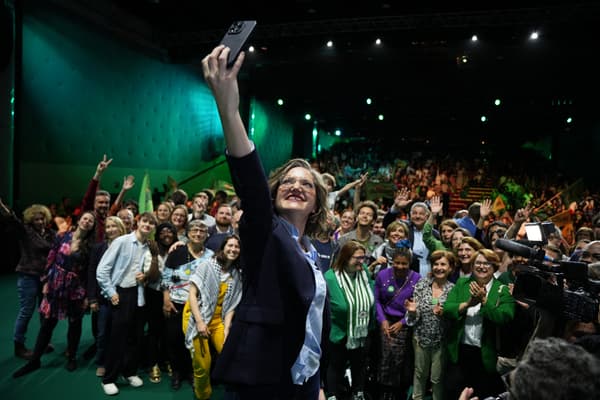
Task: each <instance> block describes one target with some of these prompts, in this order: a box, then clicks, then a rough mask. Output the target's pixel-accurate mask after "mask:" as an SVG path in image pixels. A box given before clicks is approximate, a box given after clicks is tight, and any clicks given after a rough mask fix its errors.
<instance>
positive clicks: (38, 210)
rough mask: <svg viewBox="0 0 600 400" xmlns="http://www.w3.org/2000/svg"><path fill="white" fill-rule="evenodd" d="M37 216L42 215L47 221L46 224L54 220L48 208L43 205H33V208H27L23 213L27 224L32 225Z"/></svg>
mask: <svg viewBox="0 0 600 400" xmlns="http://www.w3.org/2000/svg"><path fill="white" fill-rule="evenodd" d="M37 214H42V216H43V217H44V219H45V220H46V223H49V222H50V220H52V214H51V213H50V210H49V209H48V207H46V206H44V205H42V204H32V205H31V206H29V207H27V208H26V209H25V211H23V222H24V223H26V224H31V223H32V222H33V219H34V218H35V216H36V215H37Z"/></svg>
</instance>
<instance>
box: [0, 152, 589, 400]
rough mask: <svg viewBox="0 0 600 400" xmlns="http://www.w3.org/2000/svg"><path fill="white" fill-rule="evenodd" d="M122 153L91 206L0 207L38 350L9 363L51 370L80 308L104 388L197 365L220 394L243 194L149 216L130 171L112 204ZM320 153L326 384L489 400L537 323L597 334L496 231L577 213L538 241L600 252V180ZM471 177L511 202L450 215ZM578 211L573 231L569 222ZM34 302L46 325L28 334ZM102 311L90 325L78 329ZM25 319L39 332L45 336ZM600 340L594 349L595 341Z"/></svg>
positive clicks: (582, 256) (583, 254)
mask: <svg viewBox="0 0 600 400" xmlns="http://www.w3.org/2000/svg"><path fill="white" fill-rule="evenodd" d="M111 162H112V160H108V159H107V158H106V157H104V159H103V160H101V161H100V162H99V164H98V167H97V169H96V172H95V175H94V176H93V178H92V179H91V181H90V185H89V187H88V189H87V191H86V193H85V194H84V196H83V200H82V202H81V203H79V204H75V205H73V204H72V203H71V200H70V199H66V198H65V199H63V200H62V202H61V203H60V204H58V205H51V206H49V207H45V206H42V205H32V206H30V207H28V208H27V209H26V210H24V213H22V217H21V213H19V214H17V213H15V212H13V211H12V210H10V208H9V207H8V206H6V205H4V204H0V205H1V206H2V210H1V211H2V218H3V223H2V226H3V230H4V231H9V232H16V233H17V235H16V236H14V237H15V238H17V239H18V242H19V249H20V258H19V261H18V263H17V269H16V270H17V273H18V282H17V285H18V295H19V310H17V311H18V315H17V318H16V323H15V326H14V346H15V356H17V357H20V358H23V359H26V360H28V362H27V364H25V365H24V366H23V367H22V368H20V369H19V370H18V371H16V372H15V374H14V375H13V376H15V377H19V376H22V375H24V374H27V373H31V372H33V371H35V370H36V369H38V368H40V366H41V359H42V357H43V354H44V353H46V352H49V351H52V350H53V347H52V343H51V338H52V332H53V330H54V327H55V326H56V324H57V323H58V322H59V321H60V320H63V319H66V320H67V321H68V323H69V328H68V348H67V349H66V354H67V364H66V368H67V369H68V370H70V371H72V370H75V369H76V368H77V366H78V365H77V356H78V345H79V341H80V339H81V336H82V335H88V334H89V335H92V336H93V338H94V344H93V346H91V347H90V348H88V349H86V350H85V351H84V352H83V357H84V358H86V359H92V358H94V359H95V362H96V364H97V370H96V374H97V375H98V376H99V377H100V379H102V383H103V385H102V386H103V389H104V392H105V393H106V394H108V395H113V394H116V393H118V387H117V386H116V381H117V377H118V376H119V375H123V376H125V377H126V378H127V380H128V383H129V384H130V385H131V386H134V387H139V386H142V385H143V380H142V378H140V377H139V376H138V372H139V371H146V372H147V373H148V377H149V380H150V381H151V382H160V380H161V379H162V377H164V376H165V375H166V374H168V375H169V376H170V380H171V387H172V388H173V390H179V389H180V388H181V386H182V381H185V380H188V381H189V383H190V384H192V386H193V390H194V394H195V397H196V398H197V399H208V398H209V397H210V395H211V392H212V389H211V380H210V368H211V362H212V361H211V360H212V358H214V357H215V356H218V354H219V353H220V351H221V349H222V346H223V343H224V341H225V340H227V335H228V329H229V326H230V324H231V319H232V318H235V316H234V315H235V314H234V310H235V307H236V304H237V302H239V297H240V296H241V290H242V289H241V282H242V279H243V265H239V262H238V260H239V255H240V251H241V250H240V249H242V250H243V248H244V245H243V243H240V240H239V237H238V236H237V232H238V223H239V222H240V219H241V216H242V214H243V211H242V210H243V205H242V204H240V202H239V199H238V198H237V197H236V196H235V195H231V194H228V193H226V192H224V191H222V190H221V191H217V190H212V189H205V190H202V191H200V192H198V193H194V194H192V195H190V196H188V194H187V193H186V192H185V191H184V190H181V189H177V190H174V191H173V192H172V193H169V194H168V195H167V196H166V198H164V199H161V201H160V202H157V203H156V204H154V211H152V212H142V213H140V212H139V205H138V204H137V202H136V201H135V200H132V199H127V198H126V195H127V192H128V191H129V190H130V189H132V188H133V187H134V180H133V177H125V178H124V181H123V187H122V191H121V192H120V193H119V194H118V195H117V196H116V198H115V199H114V200H112V201H111V199H112V197H113V196H111V194H110V193H108V192H106V191H104V190H102V189H101V188H100V178H101V176H102V174H103V172H104V171H105V170H106V168H108V166H109V165H110V163H111ZM312 166H313V168H315V169H317V170H318V171H319V172H320V173H321V174H322V176H323V178H324V181H325V184H326V185H327V186H328V189H329V194H330V199H329V200H330V202H329V206H330V215H329V218H328V223H329V230H328V231H326V232H318V233H317V234H315V235H314V237H313V238H312V242H313V245H314V246H315V248H316V250H317V253H318V256H319V260H320V269H321V271H322V273H323V274H324V278H325V282H326V284H327V290H328V293H329V297H330V301H331V319H332V330H331V334H330V337H329V341H330V346H329V351H330V354H329V357H328V358H327V361H326V364H325V365H324V366H323V369H324V371H326V373H325V374H324V377H323V378H324V379H323V381H324V382H323V385H324V387H325V392H326V393H327V395H328V398H330V399H345V398H352V399H358V400H360V399H364V398H367V397H368V396H377V397H378V398H381V399H405V398H406V396H407V394H409V395H410V396H412V398H413V399H422V398H431V397H432V398H433V399H436V400H437V399H441V398H448V399H452V398H458V397H459V396H460V394H461V391H462V390H463V388H464V387H465V386H469V387H473V388H474V390H475V394H477V395H479V396H480V398H484V397H485V396H488V395H490V396H491V395H495V394H497V393H500V392H502V391H504V390H505V386H504V385H503V383H502V380H501V376H504V374H507V373H509V372H510V371H512V370H513V369H514V368H515V367H516V365H517V362H518V361H519V360H520V359H521V358H522V357H523V355H524V354H525V351H526V349H527V346H528V345H529V343H531V339H532V338H533V337H540V336H541V337H546V336H557V337H561V338H564V339H565V340H567V341H570V342H581V339H582V337H595V336H596V335H598V334H600V332H599V330H598V328H599V324H598V322H599V321H598V318H597V317H596V319H594V320H591V321H589V320H588V321H579V320H572V319H571V320H569V319H566V318H564V317H563V316H562V315H558V314H559V313H558V311H556V310H554V311H553V310H548V309H543V310H541V309H540V308H539V307H536V306H535V305H534V304H533V305H532V304H529V303H527V302H526V301H523V300H522V299H519V298H517V296H513V290H514V288H515V282H516V280H517V276H518V274H519V269H518V268H516V266H517V265H523V264H525V265H526V264H527V263H528V260H526V259H524V258H523V257H521V256H517V255H515V254H511V253H510V252H508V251H506V250H505V249H502V248H500V247H498V246H496V242H497V240H498V239H512V240H519V239H522V240H525V239H527V236H526V233H525V230H524V228H523V226H524V224H525V223H526V222H535V221H540V222H541V221H546V220H548V218H551V217H553V216H555V215H559V214H561V213H565V212H567V214H565V215H568V218H567V220H566V221H565V220H564V218H563V219H562V220H561V226H560V227H558V228H556V229H555V230H554V231H553V232H552V233H550V234H548V235H547V238H546V239H547V242H546V243H544V244H543V245H540V250H542V251H543V252H544V253H545V254H546V255H547V256H548V258H549V259H552V260H554V261H555V262H556V261H557V260H569V259H570V260H576V261H581V262H584V263H588V264H595V263H597V262H600V241H599V240H600V199H599V198H598V193H597V192H594V188H585V187H580V186H579V185H577V187H576V188H575V189H576V190H574V185H573V182H574V180H567V179H566V178H564V177H560V176H552V175H551V174H550V173H549V171H548V170H547V169H545V168H533V169H530V170H535V171H538V172H537V173H531V174H529V173H528V174H522V173H520V172H519V171H522V170H521V168H522V165H521V164H520V163H519V162H518V161H514V162H512V161H511V162H510V163H507V164H505V165H498V164H495V163H493V162H490V160H486V158H485V157H484V156H481V157H473V158H471V159H460V160H457V159H456V157H450V156H448V155H439V154H425V153H402V152H395V153H390V152H383V150H381V149H379V148H376V147H372V148H368V149H365V144H364V143H350V144H345V145H338V146H336V147H334V148H332V149H331V150H330V151H328V152H324V153H322V154H321V156H320V157H319V159H318V160H313V162H312ZM473 186H486V187H491V188H492V189H494V190H495V192H494V193H495V195H496V196H499V195H504V197H503V198H504V199H505V204H504V207H503V208H502V212H501V213H500V212H497V210H495V209H494V207H493V200H494V199H492V198H484V199H479V201H477V202H473V203H472V204H469V205H468V207H466V208H465V209H464V210H460V211H459V212H457V213H456V214H454V213H452V215H450V213H449V208H448V206H449V202H450V198H451V195H453V194H456V193H461V192H463V191H466V190H468V188H469V187H473ZM369 187H376V188H377V189H376V190H369ZM155 200H158V199H155ZM506 203H508V204H506ZM569 224H571V225H572V227H573V228H572V231H569V232H567V231H565V230H564V229H559V228H563V227H564V226H567V225H569ZM557 226H558V224H557ZM127 238H128V239H127ZM131 260H134V261H133V262H132V261H131ZM198 299H203V300H204V301H201V302H199V300H198ZM206 300H208V301H206ZM35 309H39V317H40V318H41V321H42V325H41V328H40V331H39V332H38V333H37V335H36V333H35V332H31V331H29V332H28V331H27V327H28V323H29V320H30V319H31V318H33V317H34V315H36V313H35ZM116 310H118V311H116ZM88 311H91V317H90V318H91V319H92V331H91V332H89V333H88V332H82V330H81V326H82V324H81V321H82V319H83V318H85V316H86V313H87V312H88ZM547 314H552V315H551V316H550V317H549V316H548V315H547ZM541 330H545V331H544V332H545V334H544V335H541V334H540V331H541ZM509 332H510V333H509ZM26 334H27V335H28V336H29V337H30V338H31V337H36V339H35V342H33V341H32V340H30V341H29V342H30V344H31V343H34V346H33V348H32V349H31V350H30V349H29V348H28V347H27V345H26ZM595 343H596V344H592V345H588V346H589V348H592V349H595V352H596V354H595V355H596V356H598V355H599V354H598V347H597V346H598V345H597V342H595ZM594 346H595V347H594ZM123 354H126V357H122V355H123ZM347 369H349V370H350V374H347V371H346V370H347ZM347 375H349V376H350V378H348V377H347Z"/></svg>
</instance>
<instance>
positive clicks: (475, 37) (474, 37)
mask: <svg viewBox="0 0 600 400" xmlns="http://www.w3.org/2000/svg"><path fill="white" fill-rule="evenodd" d="M478 40H479V38H478V37H477V35H473V36H471V42H476V41H478Z"/></svg>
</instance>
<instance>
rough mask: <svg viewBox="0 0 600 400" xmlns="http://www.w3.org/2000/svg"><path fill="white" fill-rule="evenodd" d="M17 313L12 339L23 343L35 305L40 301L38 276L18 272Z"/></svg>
mask: <svg viewBox="0 0 600 400" xmlns="http://www.w3.org/2000/svg"><path fill="white" fill-rule="evenodd" d="M17 293H18V295H19V313H18V314H17V319H16V321H15V331H14V335H13V336H14V341H15V342H18V343H23V344H25V332H27V326H28V325H29V321H30V320H31V317H32V316H33V312H34V310H35V308H36V307H38V306H39V304H40V302H41V301H42V284H41V282H40V277H39V276H36V275H28V274H24V273H21V272H19V276H18V278H17Z"/></svg>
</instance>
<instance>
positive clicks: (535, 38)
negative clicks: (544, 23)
mask: <svg viewBox="0 0 600 400" xmlns="http://www.w3.org/2000/svg"><path fill="white" fill-rule="evenodd" d="M539 37H540V35H539V33H538V32H537V31H533V32H531V35H529V39H531V40H537V39H538V38H539Z"/></svg>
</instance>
